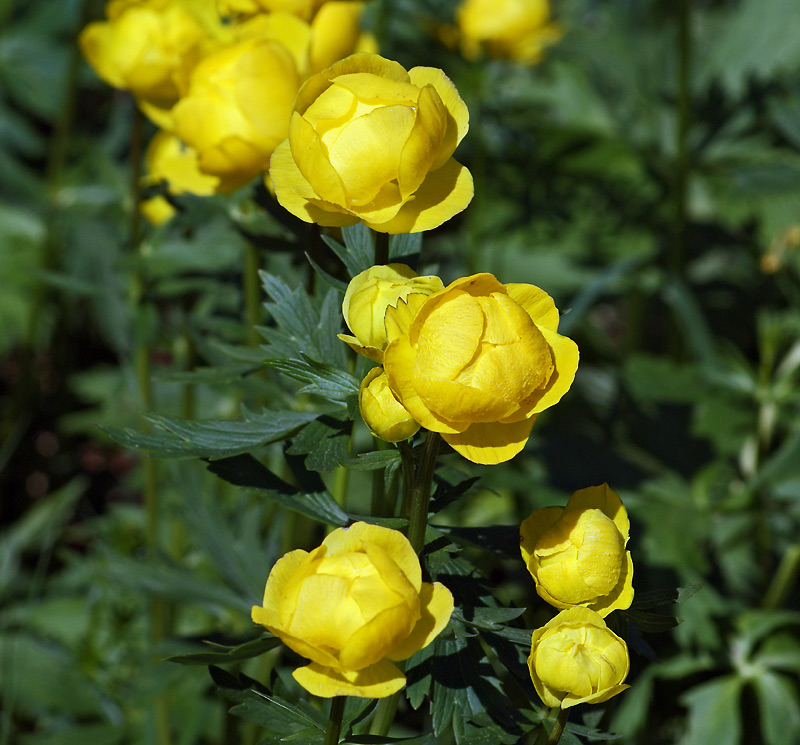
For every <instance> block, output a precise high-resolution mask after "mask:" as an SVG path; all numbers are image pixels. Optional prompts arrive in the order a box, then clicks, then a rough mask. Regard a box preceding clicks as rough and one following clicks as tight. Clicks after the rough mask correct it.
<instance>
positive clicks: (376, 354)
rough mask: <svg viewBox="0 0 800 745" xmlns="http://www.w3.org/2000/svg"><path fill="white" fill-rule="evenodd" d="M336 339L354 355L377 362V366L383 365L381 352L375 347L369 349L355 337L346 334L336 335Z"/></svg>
mask: <svg viewBox="0 0 800 745" xmlns="http://www.w3.org/2000/svg"><path fill="white" fill-rule="evenodd" d="M336 338H337V339H340V340H341V341H343V342H344V343H345V344H347V346H348V347H350V349H352V350H353V351H354V352H355V353H356V354H360V355H362V356H363V357H366V358H367V359H370V360H372V361H373V362H377V363H378V364H379V365H382V364H383V350H382V349H378V348H377V347H370V346H365V345H363V344H361V343H360V342H359V341H358V339H356V337H355V336H349V335H348V334H336Z"/></svg>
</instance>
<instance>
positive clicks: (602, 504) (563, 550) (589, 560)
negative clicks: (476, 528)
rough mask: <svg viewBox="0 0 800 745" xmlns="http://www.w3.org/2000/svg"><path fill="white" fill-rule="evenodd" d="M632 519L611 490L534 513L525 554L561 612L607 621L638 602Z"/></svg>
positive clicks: (523, 533) (544, 594)
mask: <svg viewBox="0 0 800 745" xmlns="http://www.w3.org/2000/svg"><path fill="white" fill-rule="evenodd" d="M628 531H629V522H628V514H627V512H626V511H625V507H624V506H623V505H622V501H621V500H620V498H619V496H618V495H617V494H616V492H614V491H613V490H612V489H610V488H609V486H608V484H603V485H602V486H592V487H589V488H587V489H581V490H579V491H576V492H575V493H574V494H573V495H572V497H570V500H569V502H568V503H567V506H566V507H564V508H561V507H545V508H544V509H540V510H534V512H532V513H531V515H530V516H529V517H528V518H527V519H526V520H524V521H523V523H522V525H521V526H520V537H521V543H520V549H521V551H522V557H523V559H524V560H525V563H526V564H527V566H528V571H529V572H530V573H531V575H532V576H533V579H534V581H535V582H536V592H537V593H538V594H539V596H540V597H541V598H542V599H544V600H546V601H547V602H548V603H550V604H551V605H554V606H555V607H556V608H571V607H574V606H583V607H585V608H589V609H591V610H593V611H596V612H597V613H599V614H600V615H601V616H606V615H608V614H609V613H611V611H613V610H617V609H624V608H628V607H629V606H630V604H631V602H632V601H633V562H632V561H631V555H630V551H626V550H625V546H626V544H627V542H628Z"/></svg>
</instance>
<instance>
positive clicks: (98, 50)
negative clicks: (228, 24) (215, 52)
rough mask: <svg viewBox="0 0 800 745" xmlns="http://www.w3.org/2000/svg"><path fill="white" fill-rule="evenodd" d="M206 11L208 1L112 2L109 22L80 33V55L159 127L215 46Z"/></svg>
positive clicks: (107, 12) (103, 22) (129, 0)
mask: <svg viewBox="0 0 800 745" xmlns="http://www.w3.org/2000/svg"><path fill="white" fill-rule="evenodd" d="M206 5H210V0H199V2H197V3H190V2H186V0H139V1H136V0H112V2H110V3H108V5H107V6H106V16H107V19H108V20H107V21H98V22H96V23H90V24H89V25H88V26H86V28H85V29H83V31H82V32H81V35H80V37H79V44H80V47H81V51H82V52H83V56H84V57H85V58H86V60H87V61H88V62H89V64H90V65H91V66H92V67H93V68H94V69H95V71H96V72H97V74H98V75H99V76H100V77H101V78H102V79H103V80H105V81H106V82H107V83H109V84H110V85H112V86H114V87H115V88H121V89H123V90H129V91H131V92H132V93H133V94H134V95H135V96H136V97H137V99H139V101H140V103H141V104H143V108H144V110H145V112H146V113H147V114H148V116H150V115H151V114H153V116H154V119H156V120H157V121H159V122H161V120H162V119H163V118H164V117H166V116H167V114H166V111H167V110H168V109H169V108H170V107H171V106H172V105H173V104H174V103H175V102H176V101H177V100H178V97H179V96H180V95H181V93H182V92H183V88H184V85H185V81H186V79H187V78H188V75H189V73H190V72H191V70H192V68H193V67H194V66H195V65H196V64H197V62H198V61H199V60H200V58H201V56H202V55H203V54H204V53H205V51H206V50H207V49H208V48H209V46H210V45H212V44H213V43H214V42H213V35H214V31H215V29H214V28H212V27H210V26H209V23H208V15H209V14H208V13H207V10H208V8H206V7H205V6H206ZM220 28H221V26H220Z"/></svg>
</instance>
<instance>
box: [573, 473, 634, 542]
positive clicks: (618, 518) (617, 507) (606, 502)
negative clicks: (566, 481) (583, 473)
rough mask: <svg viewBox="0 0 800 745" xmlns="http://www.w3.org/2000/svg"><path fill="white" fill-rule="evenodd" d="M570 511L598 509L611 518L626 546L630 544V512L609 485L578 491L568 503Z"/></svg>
mask: <svg viewBox="0 0 800 745" xmlns="http://www.w3.org/2000/svg"><path fill="white" fill-rule="evenodd" d="M566 509H568V510H590V509H598V510H601V511H602V512H603V514H605V515H607V516H608V517H610V518H611V519H612V520H613V521H614V524H615V525H616V526H617V529H618V530H619V532H620V534H621V535H622V537H623V539H624V541H625V544H627V543H628V537H629V535H630V528H631V524H630V520H629V519H628V512H627V510H626V509H625V505H623V504H622V500H621V499H620V498H619V494H617V493H616V492H615V491H614V490H613V489H612V488H611V487H610V486H609V485H608V484H600V486H588V487H586V488H585V489H578V491H576V492H575V493H574V494H573V495H572V496H571V497H570V498H569V502H567V506H566Z"/></svg>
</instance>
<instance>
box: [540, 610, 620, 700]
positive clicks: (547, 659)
mask: <svg viewBox="0 0 800 745" xmlns="http://www.w3.org/2000/svg"><path fill="white" fill-rule="evenodd" d="M528 669H529V671H530V674H531V680H533V686H534V688H536V693H538V694H539V698H541V699H542V703H543V704H544V705H545V706H550V707H559V708H561V709H568V708H569V707H571V706H575V705H577V704H599V703H602V702H603V701H607V700H608V699H610V698H611V697H612V696H616V695H617V694H618V693H621V692H622V691H624V690H625V689H626V688H630V686H628V685H625V684H624V683H623V681H624V680H625V678H626V676H627V675H628V670H629V669H630V658H629V657H628V647H627V645H626V644H625V642H624V641H623V640H622V639H620V638H619V637H618V636H617V635H616V634H615V633H614V632H613V631H611V629H609V628H608V626H606V623H605V621H604V620H603V619H602V617H601V616H599V615H598V614H597V613H595V612H594V611H591V610H588V609H587V608H570V609H569V610H564V611H561V613H559V614H558V615H557V616H556V617H555V618H553V619H552V620H551V621H550V622H549V623H547V624H545V625H544V626H543V627H542V628H540V629H536V631H534V632H533V635H532V637H531V653H530V656H529V657H528Z"/></svg>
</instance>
